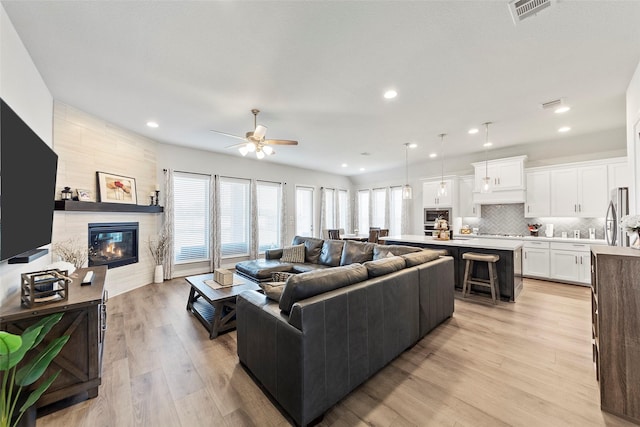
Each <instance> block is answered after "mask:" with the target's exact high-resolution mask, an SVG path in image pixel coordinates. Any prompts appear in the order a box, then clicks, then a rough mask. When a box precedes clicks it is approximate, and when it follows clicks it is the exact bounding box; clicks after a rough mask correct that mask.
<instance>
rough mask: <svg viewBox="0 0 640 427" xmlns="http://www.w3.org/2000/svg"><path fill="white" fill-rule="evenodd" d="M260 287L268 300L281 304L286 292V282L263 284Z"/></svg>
mask: <svg viewBox="0 0 640 427" xmlns="http://www.w3.org/2000/svg"><path fill="white" fill-rule="evenodd" d="M259 286H260V287H261V288H262V290H263V291H264V294H265V295H266V296H267V298H269V299H270V300H273V301H275V302H280V297H281V296H282V292H283V291H284V286H285V283H284V282H262V283H260V284H259Z"/></svg>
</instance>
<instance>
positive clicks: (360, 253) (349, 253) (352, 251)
mask: <svg viewBox="0 0 640 427" xmlns="http://www.w3.org/2000/svg"><path fill="white" fill-rule="evenodd" d="M374 246H375V243H369V242H358V241H355V240H346V241H345V242H344V248H343V249H342V258H341V259H340V265H349V264H353V263H356V262H359V263H360V264H362V263H364V262H367V261H371V260H372V259H373V247H374Z"/></svg>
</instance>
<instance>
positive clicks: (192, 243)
mask: <svg viewBox="0 0 640 427" xmlns="http://www.w3.org/2000/svg"><path fill="white" fill-rule="evenodd" d="M210 179H211V178H210V177H209V176H207V175H198V174H188V173H180V172H175V173H174V176H173V203H174V239H173V242H174V243H173V249H174V250H173V252H174V261H175V263H176V264H180V263H186V262H196V261H206V260H208V259H209V257H210V255H209V184H210Z"/></svg>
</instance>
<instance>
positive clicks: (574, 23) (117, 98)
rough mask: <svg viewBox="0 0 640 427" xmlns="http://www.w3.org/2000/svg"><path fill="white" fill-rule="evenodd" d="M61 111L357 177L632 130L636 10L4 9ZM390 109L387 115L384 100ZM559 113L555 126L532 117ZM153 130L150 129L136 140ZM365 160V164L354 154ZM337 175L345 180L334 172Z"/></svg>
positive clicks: (406, 6)
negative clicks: (440, 155) (558, 107)
mask: <svg viewBox="0 0 640 427" xmlns="http://www.w3.org/2000/svg"><path fill="white" fill-rule="evenodd" d="M2 4H3V5H4V7H5V10H6V11H7V14H8V15H9V17H10V19H11V21H12V22H13V24H14V26H15V28H16V30H17V32H18V34H19V35H20V37H21V39H22V41H23V43H24V44H25V46H26V48H27V50H28V51H29V52H30V54H31V56H32V58H33V60H34V62H35V64H36V66H37V67H38V69H39V70H40V73H41V74H42V77H43V78H44V80H45V83H46V84H47V86H48V87H49V89H50V90H51V92H52V94H53V96H54V98H55V99H57V100H60V101H62V102H64V103H67V104H70V105H72V106H74V107H77V108H80V109H82V110H84V111H86V112H89V113H91V114H94V115H96V116H98V117H101V118H103V119H105V120H108V121H110V122H112V123H114V124H117V125H119V126H122V127H124V128H127V129H130V130H133V131H135V132H138V133H140V134H143V135H146V136H148V137H150V138H153V139H155V140H158V141H161V142H164V143H169V144H181V145H187V146H191V147H197V148H201V149H206V150H211V151H218V152H223V153H226V154H232V155H238V156H239V155H240V154H238V153H237V150H230V149H225V147H226V146H228V145H231V144H234V143H235V142H237V141H236V140H234V139H232V138H228V137H225V136H221V135H217V134H214V133H212V132H210V131H209V130H210V129H217V130H221V131H224V132H228V133H232V134H237V135H244V133H245V132H247V131H250V130H253V117H252V115H251V112H250V110H251V109H252V108H259V109H261V110H262V113H261V114H260V117H259V123H262V124H264V125H265V126H267V127H268V131H267V137H268V138H280V139H297V140H299V141H300V145H299V146H297V147H276V148H277V150H276V151H277V154H276V155H275V156H271V157H269V158H268V159H266V160H263V161H270V162H278V163H283V164H291V165H299V166H303V167H308V168H312V169H317V170H322V171H327V172H332V173H338V174H344V175H354V174H358V173H361V172H359V168H360V167H365V168H366V171H367V172H371V171H376V170H382V169H386V168H391V167H398V166H401V165H403V164H404V156H405V153H404V144H405V143H406V142H412V141H415V142H417V143H418V144H419V147H418V148H417V149H416V150H415V151H412V153H411V156H412V162H414V161H418V160H425V159H426V158H427V156H428V154H429V153H430V152H433V151H437V150H438V149H439V146H440V143H439V141H440V139H439V137H438V134H440V133H443V132H444V133H447V134H448V136H447V137H446V138H445V145H446V155H447V156H453V155H459V154H463V153H472V152H481V151H482V150H483V148H482V143H483V142H484V138H485V137H484V134H483V132H482V131H481V132H480V133H479V134H477V135H474V136H472V135H468V134H467V130H468V129H469V128H470V127H472V126H477V127H480V126H481V123H483V122H485V121H492V122H493V123H494V124H493V125H491V127H490V139H491V140H492V141H493V142H494V147H496V148H500V147H507V146H511V145H516V144H527V143H532V142H536V141H547V140H550V139H560V140H562V138H563V136H562V135H561V134H558V132H557V129H558V127H560V126H561V125H569V126H571V127H572V131H571V132H570V133H571V134H572V135H573V136H576V135H579V134H587V133H592V132H597V131H601V130H605V129H613V128H621V127H624V126H625V91H626V88H627V86H628V84H629V81H630V80H631V76H632V75H633V71H634V70H635V68H636V66H637V64H638V62H639V61H640V1H577V0H576V1H568V0H564V1H558V2H556V3H555V4H554V5H553V6H551V7H549V8H547V9H546V10H544V11H542V12H541V13H539V14H538V15H537V16H535V17H533V18H530V19H528V20H525V21H523V22H520V23H519V24H518V25H514V23H513V21H512V19H511V15H510V13H509V10H508V6H507V4H508V2H507V1H506V0H504V1H451V0H449V1H413V2H398V1H389V2H383V1H372V2H361V1H350V2H344V1H304V2H303V1H274V2H266V1H258V2H248V1H221V2H214V1H204V2H184V1H176V2H169V1H145V2H141V1H140V2H138V1H128V2H116V1H83V2H70V1H2ZM389 88H394V89H396V90H397V91H398V97H397V98H396V99H394V100H385V99H383V97H382V94H383V92H384V91H385V90H386V89H389ZM560 97H563V98H565V100H566V102H567V103H568V104H570V105H571V106H572V110H571V111H570V112H568V113H566V114H565V115H562V116H560V115H556V114H554V113H553V112H552V111H549V110H543V109H542V108H541V107H540V104H541V103H542V102H546V101H550V100H553V99H556V98H560ZM148 120H155V121H157V122H158V123H159V124H160V127H159V128H157V129H150V128H148V127H146V126H145V123H146V122H147V121H148ZM363 152H367V153H370V155H368V156H363V155H361V153H363ZM343 162H345V163H347V164H348V165H349V166H348V167H347V168H342V167H341V166H340V165H341V163H343Z"/></svg>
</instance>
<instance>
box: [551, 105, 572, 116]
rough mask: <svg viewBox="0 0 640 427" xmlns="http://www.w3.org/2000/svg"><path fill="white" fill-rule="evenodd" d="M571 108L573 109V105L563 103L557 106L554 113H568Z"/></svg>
mask: <svg viewBox="0 0 640 427" xmlns="http://www.w3.org/2000/svg"><path fill="white" fill-rule="evenodd" d="M569 110H571V107H569V106H568V105H562V106H560V107H558V108H556V109H555V111H554V113H556V114H562V113H566V112H567V111H569Z"/></svg>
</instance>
